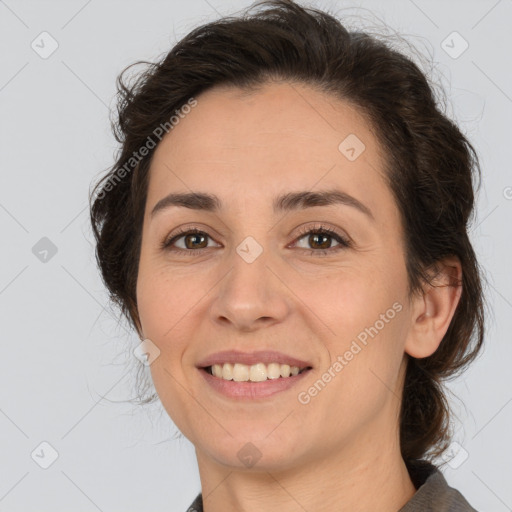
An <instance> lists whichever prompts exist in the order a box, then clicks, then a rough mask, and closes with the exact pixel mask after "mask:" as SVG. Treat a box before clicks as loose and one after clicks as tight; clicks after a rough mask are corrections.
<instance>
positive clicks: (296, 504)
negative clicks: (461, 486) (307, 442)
mask: <svg viewBox="0 0 512 512" xmlns="http://www.w3.org/2000/svg"><path fill="white" fill-rule="evenodd" d="M387 441H388V442H387ZM384 447H387V448H384ZM196 454H197V459H198V465H199V474H200V478H201V487H202V495H203V507H204V511H205V512H221V511H222V512H231V511H233V512H234V511H239V510H244V512H256V511H257V512H260V511H261V510H268V511H272V510H276V511H277V510H279V512H296V511H297V510H333V511H334V510H336V512H349V511H350V512H367V511H370V510H372V511H373V510H379V512H397V511H398V510H399V509H400V508H402V507H403V506H404V505H405V504H406V503H407V502H408V501H409V500H410V499H411V498H412V496H413V495H414V493H415V492H416V489H415V487H414V485H413V483H412V481H411V479H410V476H409V473H408V471H407V468H406V466H405V463H404V461H403V459H402V457H401V454H400V447H399V443H398V436H397V435H396V436H394V437H392V439H391V440H389V439H384V438H383V437H382V436H377V437H376V436H375V435H373V436H371V435H367V436H365V435H362V434H361V433H358V435H357V440H354V441H353V442H346V443H345V445H344V446H343V447H341V448H340V449H339V450H331V453H330V454H319V455H320V456H317V457H316V458H315V459H313V460H309V461H307V463H304V464H303V465H296V466H294V467H293V468H291V469H287V470H283V471H276V470H274V469H272V470H269V471H265V470H264V468H263V469H260V470H259V471H255V470H254V468H252V469H247V470H239V469H238V468H232V467H230V468H226V467H225V466H221V465H219V464H218V463H216V462H215V461H213V460H212V459H211V458H209V457H208V456H207V455H205V454H204V453H202V452H200V451H199V450H197V449H196Z"/></svg>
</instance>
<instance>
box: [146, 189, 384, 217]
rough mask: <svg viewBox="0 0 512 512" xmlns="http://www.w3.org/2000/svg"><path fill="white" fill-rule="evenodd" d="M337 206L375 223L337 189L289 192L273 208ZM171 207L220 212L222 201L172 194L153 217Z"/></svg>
mask: <svg viewBox="0 0 512 512" xmlns="http://www.w3.org/2000/svg"><path fill="white" fill-rule="evenodd" d="M335 204H341V205H345V206H350V207H352V208H355V209H357V210H359V211H360V212H362V213H364V214H365V215H366V216H367V217H369V218H370V219H371V220H372V221H374V222H375V217H374V216H373V213H372V211H371V210H370V208H368V206H366V205H365V204H363V203H362V202H361V201H359V200H358V199H356V198H355V197H353V196H351V195H350V194H347V193H346V192H343V191H341V190H337V189H334V190H325V191H320V192H309V191H301V192H288V193H286V194H283V195H280V196H277V197H276V198H274V201H273V202H272V207H273V210H274V213H279V212H286V211H292V210H303V209H306V208H313V207H315V206H331V205H335ZM171 206H179V207H183V208H189V209H192V210H203V211H207V212H218V211H219V210H221V209H222V201H221V200H220V199H219V198H218V197H217V196H216V195H215V194H207V193H203V192H188V193H179V194H177V193H171V194H169V195H167V196H165V197H164V198H163V199H160V201H158V203H156V205H155V206H154V208H153V210H152V211H151V217H154V216H155V214H156V213H157V212H159V211H162V210H164V209H166V208H170V207H171Z"/></svg>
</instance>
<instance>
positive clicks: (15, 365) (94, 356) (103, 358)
mask: <svg viewBox="0 0 512 512" xmlns="http://www.w3.org/2000/svg"><path fill="white" fill-rule="evenodd" d="M250 4H251V2H248V1H245V0H244V1H241V2H234V1H224V0H208V1H206V0H189V1H187V2H178V1H169V0H168V1H151V2H147V1H146V2H143V1H140V0H139V1H134V0H130V1H126V0H125V1H120V0H119V1H100V0H89V1H86V0H72V1H67V2H64V1H62V2H57V1H41V0H39V1H26V0H5V1H0V45H1V49H2V50H1V66H0V109H1V112H0V148H1V151H0V162H1V164H0V165H1V187H0V232H1V234H2V250H1V252H0V329H1V337H2V348H3V350H2V357H1V358H0V444H1V447H0V449H1V455H0V460H1V462H0V471H1V473H0V510H6V511H7V510H8V511H25V512H27V511H31V510H38V511H53V512H57V511H61V510H73V511H76V512H78V511H95V510H101V511H104V512H114V511H122V510H123V511H125V510H132V511H135V510H139V511H142V510H153V511H159V510H161V511H171V510H176V511H180V510H183V511H184V510H186V508H187V507H188V506H189V505H190V503H191V501H192V499H193V498H194V497H195V495H196V493H197V492H198V491H199V489H200V482H199V476H198V472H197V467H196V462H195V457H194V452H193V448H192V446H191V444H190V443H189V442H188V441H187V440H186V439H184V438H183V439H181V440H173V439H172V436H173V433H174V432H175V427H174V426H173V424H172V422H171V421H170V420H169V418H168V417H167V415H166V413H165V412H163V410H162V408H161V406H160V404H156V405H155V406H152V407H149V408H147V409H145V410H142V409H140V408H138V409H137V408H134V407H132V406H130V405H129V404H126V403H123V402H122V400H126V399H128V398H129V397H131V396H133V382H134V374H133V372H132V373H130V371H129V368H132V370H133V366H130V364H131V363H132V362H133V361H131V360H129V359H127V358H126V357H125V355H124V353H125V347H132V348H134V347H135V346H136V345H137V344H138V341H139V340H138V338H137V336H136V335H135V334H134V333H131V332H129V331H128V330H127V328H126V324H124V323H118V321H117V320H116V312H115V311H114V310H113V309H112V308H111V307H110V306H109V305H108V297H107V295H106V292H105V290H104V289H103V286H102V283H101V281H100V278H99V274H98V271H97V269H96V266H95V260H94V253H93V243H92V235H91V231H90V227H89V223H88V211H87V195H88V191H89V187H90V184H91V182H92V181H93V180H94V179H95V178H97V177H98V176H99V175H100V173H102V171H103V170H105V169H106V168H107V167H109V166H110V165H111V164H112V163H113V156H114V152H115V150H116V148H117V145H116V143H115V140H114V138H113V136H112V134H111V132H110V125H109V120H108V115H109V108H112V107H113V106H114V101H113V99H114V94H115V79H116V77H117V75H118V74H119V72H120V71H121V70H122V69H123V68H124V67H125V66H126V65H128V64H130V63H132V62H134V61H136V60H139V59H146V60H154V59H156V58H157V57H158V56H160V55H161V54H162V53H163V52H165V51H168V50H169V49H170V47H171V46H172V45H173V44H174V43H175V42H176V40H177V39H179V38H181V37H182V36H183V35H185V34H186V33H187V32H188V31H189V30H190V29H192V28H193V27H195V26H197V25H198V24H200V23H203V22H206V21H211V20H213V19H216V18H218V17H219V16H220V15H225V14H232V13H233V12H234V11H235V10H238V9H241V8H243V7H245V6H248V5H250ZM312 4H313V5H314V6H317V7H319V8H330V9H331V10H337V11H338V12H339V14H340V16H344V17H345V19H346V20H347V21H348V23H349V25H351V26H363V27H368V28H370V29H376V30H382V26H381V25H380V23H381V21H379V20H382V22H384V23H386V24H388V25H389V26H390V27H391V28H392V29H393V30H396V31H398V32H399V33H401V34H403V35H405V36H406V38H407V40H408V41H410V42H411V43H412V44H414V45H416V46H417V47H418V48H419V49H420V52H422V53H423V54H425V55H427V58H428V55H429V54H430V55H431V57H432V58H433V59H434V60H435V62H436V71H435V79H436V81H438V82H439V83H442V84H443V85H444V87H445V88H446V90H447V93H448V100H449V101H448V112H449V114H450V115H451V116H452V117H453V118H454V119H456V121H457V122H458V123H459V124H460V126H461V127H462V129H463V131H464V132H465V133H467V135H468V136H469V138H470V140H471V141H472V142H473V143H474V144H475V146H476V148H477V150H478V152H479V154H480V157H481V162H482V167H483V176H484V183H483V188H482V190H481V192H480V194H479V197H478V215H477V220H476V222H475V225H474V227H473V229H472V235H471V236H472V240H473V242H474V246H475V249H476V252H477V254H478V257H479V259H480V261H481V263H482V266H483V267H484V269H485V273H486V276H487V279H488V281H489V284H488V286H486V289H485V291H486V297H487V300H488V303H489V307H490V309H491V311H492V316H489V317H488V328H487V346H486V349H485V352H484V353H483V355H482V357H480V358H479V359H478V360H477V362H476V363H475V364H474V365H473V366H472V368H471V369H470V370H469V371H468V372H467V373H465V374H464V376H463V377H461V378H460V379H458V380H457V381H455V382H453V383H450V385H449V387H450V389H451V390H452V391H453V392H454V393H455V395H456V396H457V397H458V399H455V398H454V399H453V401H452V402H453V406H454V408H455V412H456V414H457V416H458V418H459V419H458V421H457V423H456V425H455V426H456V434H455V440H456V442H457V443H458V444H457V445H454V450H453V454H454V458H453V459H452V461H451V462H450V463H449V464H448V465H447V466H445V468H444V469H443V471H444V473H445V475H446V478H447V479H448V481H449V483H450V484H451V485H452V486H454V487H456V488H458V489H459V490H460V491H461V492H462V493H463V494H464V495H465V497H466V498H467V499H468V501H469V502H470V503H471V504H472V505H473V506H474V507H475V508H476V509H478V510H481V511H487V512H489V511H495V512H505V511H507V510H512V486H511V485H510V484H511V482H512V470H511V463H510V461H511V460H512V440H511V436H510V432H511V424H512V421H511V420H512V403H511V402H512V386H511V383H512V378H511V371H510V361H511V360H512V344H511V343H510V330H511V328H512V320H511V319H512V276H511V273H510V271H509V266H508V263H509V261H510V256H511V241H510V223H511V221H512V188H511V187H512V173H511V171H510V157H509V150H510V147H511V142H512V141H511V137H510V133H511V130H510V125H509V123H508V122H507V123H506V121H505V120H506V119H507V120H510V114H511V112H512V99H511V97H512V81H511V58H510V51H511V49H512V44H511V43H512V35H511V30H510V26H511V21H512V1H510V0H501V1H496V0H492V1H491V0H489V1H487V0H481V1H450V2H447V1H426V0H414V1H413V0H401V1H398V0H394V1H387V2H376V1H362V2H352V1H351V2H348V1H347V2H345V1H339V2H335V1H333V0H331V1H327V0H326V1H317V2H312ZM358 16H363V18H364V21H358ZM44 31H46V32H48V33H49V34H50V35H51V39H50V38H49V36H40V34H41V33H42V32H44ZM454 31H457V32H458V33H459V34H460V36H462V38H463V39H461V38H460V37H459V36H457V35H455V36H453V35H451V34H452V33H453V32H454ZM43 38H44V39H43ZM447 38H448V39H447ZM52 40H55V41H56V42H57V44H58V48H57V50H56V51H55V52H54V53H53V54H52V55H50V56H46V57H47V58H42V57H41V56H40V53H41V52H44V51H46V52H48V51H50V50H51V44H55V43H52ZM464 40H465V41H467V43H468V44H469V47H468V48H467V50H466V51H464V52H463V53H461V55H456V54H458V53H460V52H461V50H462V49H463V48H464V44H465V43H464ZM443 41H445V43H443ZM33 42H34V43H33ZM31 44H34V46H35V47H36V48H37V49H38V51H39V52H40V53H37V52H36V51H35V49H33V48H32V47H31ZM443 47H444V49H443ZM445 50H446V51H445ZM449 53H451V55H450V54H449ZM454 56H456V57H457V58H454ZM425 69H428V60H427V68H425ZM43 237H47V238H48V239H49V240H50V241H51V244H49V242H48V240H43V241H40V240H41V239H42V238H43ZM52 244H53V245H52ZM53 246H54V248H53ZM34 247H35V249H33V248H34ZM52 249H53V252H54V251H55V249H56V250H57V252H56V253H55V254H53V252H52ZM45 250H46V251H48V252H46V253H45V252H44V251H45ZM463 404H465V405H463ZM42 442H47V443H49V444H50V445H51V447H53V449H54V450H55V451H56V452H57V453H58V458H57V459H56V460H55V461H54V462H53V464H51V465H50V466H49V467H48V468H47V469H43V468H42V467H40V465H41V464H45V461H46V463H49V462H51V454H52V451H51V450H52V449H51V448H49V447H48V446H46V445H43V446H41V443H42ZM459 446H461V448H459Z"/></svg>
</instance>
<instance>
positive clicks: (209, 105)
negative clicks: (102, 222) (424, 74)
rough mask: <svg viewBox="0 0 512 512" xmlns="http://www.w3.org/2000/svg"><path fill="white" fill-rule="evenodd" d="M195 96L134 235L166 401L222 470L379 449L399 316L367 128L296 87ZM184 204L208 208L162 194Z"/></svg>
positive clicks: (403, 294)
mask: <svg viewBox="0 0 512 512" xmlns="http://www.w3.org/2000/svg"><path fill="white" fill-rule="evenodd" d="M196 100H197V106H195V107H194V108H193V109H191V111H190V113H188V114H187V115H186V117H184V118H183V119H181V120H180V122H179V124H177V125H176V126H175V127H174V129H173V130H172V131H171V132H169V134H167V135H166V136H165V137H164V138H163V139H162V141H161V143H160V144H159V146H158V147H157V149H156V151H155V154H154V156H153V160H152V164H151V169H150V179H149V188H148V196H147V203H146V211H145V217H144V223H143V237H142V246H141V255H140V266H139V273H138V282H137V303H138V311H139V317H140V323H141V329H142V334H143V336H144V338H146V339H149V340H151V342H152V343H153V344H154V345H155V346H156V347H158V350H159V351H160V352H159V355H158V357H156V358H155V359H154V361H153V362H152V363H151V366H150V369H151V374H152V378H153V381H154V385H155V388H156V391H157V392H158V395H159V397H160V399H161V401H162V404H163V406H164V407H165V409H166V410H167V412H168V414H169V416H170V417H171V418H172V420H173V421H174V423H175V424H176V425H177V427H178V428H179V429H180V430H181V432H182V433H183V434H184V435H185V436H186V437H187V438H188V439H189V440H190V441H191V442H192V443H193V444H194V445H195V447H196V452H197V453H198V457H199V456H200V457H201V458H202V460H207V461H209V462H211V463H218V464H221V465H224V466H231V467H233V466H236V467H243V466H244V464H245V466H247V467H249V466H248V464H247V460H249V459H251V457H252V460H253V461H257V467H258V468H268V469H277V468H285V467H292V466H296V465H299V464H311V463H313V462H314V461H315V460H318V461H320V460H322V459H324V460H325V458H326V457H328V456H329V455H330V454H338V455H339V454H347V456H348V454H349V453H350V452H351V451H352V450H354V451H355V450H358V452H357V453H363V452H364V451H365V450H366V451H370V450H373V451H378V450H379V443H382V440H383V439H388V438H389V435H390V432H395V431H396V430H397V428H398V425H397V422H398V420H397V418H398V411H399V397H400V396H401V385H402V380H401V379H402V378H403V370H404V368H405V366H404V362H405V359H404V345H405V342H406V338H407V333H408V325H409V324H410V314H409V309H408V302H407V297H408V295H407V292H408V287H407V276H406V267H405V260H404V244H403V233H402V227H401V223H400V218H399V212H398V209H397V206H396V204H395V201H394V199H393V197H392V194H391V191H390V190H389V188H388V187H387V185H386V184H385V181H384V174H383V158H382V153H381V150H380V148H379V145H378V142H377V140H376V138H375V136H374V134H373V132H372V130H371V128H370V126H369V125H368V124H367V123H366V121H365V120H364V118H363V117H362V116H361V114H360V112H359V111H358V109H357V107H355V106H353V105H350V104H349V103H346V102H343V101H340V100H338V99H336V98H333V97H331V96H327V95H324V94H322V93H320V92H318V91H315V90H314V89H312V88H310V87H308V86H305V85H303V86H298V85H295V84H294V85H293V86H292V85H291V84H287V83H281V84H271V85H265V86H264V87H262V88H261V89H259V90H258V91H257V92H253V93H251V94H248V93H243V92H242V91H240V90H238V89H234V88H216V89H212V90H209V91H207V92H205V93H203V94H202V95H200V96H198V97H197V98H196ZM190 193H196V194H208V195H209V196H215V198H216V201H212V200H211V197H210V200H207V199H208V198H203V200H199V199H200V198H199V196H198V195H196V196H193V197H192V199H195V200H191V198H190V197H189V198H188V201H183V200H181V201H177V200H176V199H177V196H172V195H176V194H190ZM328 193H330V195H328ZM322 194H324V195H323V196H322ZM279 198H280V199H279ZM322 198H323V199H322ZM326 198H327V199H326ZM182 199H183V198H182ZM155 207H156V208H155ZM214 207H216V208H214ZM191 230H195V232H192V233H190V231H191ZM220 352H227V353H225V354H220V355H219V353H220ZM287 362H288V363H290V366H297V367H298V368H299V370H302V368H306V369H305V370H304V371H301V373H299V374H298V375H291V376H287V375H289V372H288V371H287V370H288V368H287V366H286V363H287ZM212 363H215V364H216V365H218V366H215V368H214V370H215V371H216V372H219V373H218V374H217V375H224V376H225V377H226V379H229V378H230V377H232V376H233V375H234V376H235V377H234V378H235V380H225V379H224V378H223V377H219V376H212V375H210V374H209V373H208V370H205V369H204V367H205V366H210V365H211V364H212ZM222 363H229V364H226V365H223V364H222ZM242 363H246V364H242ZM257 363H266V364H264V365H261V364H257ZM230 365H233V367H232V366H230ZM230 370H233V372H234V374H232V373H231V371H230ZM292 370H293V369H292ZM222 372H224V373H222ZM281 372H283V374H284V375H285V376H284V377H282V376H280V375H281ZM293 372H296V370H293ZM248 376H249V378H250V379H251V380H250V381H248V382H244V380H246V379H247V378H248ZM238 379H241V380H238ZM259 379H265V380H261V381H259ZM253 380H254V382H252V381H253Z"/></svg>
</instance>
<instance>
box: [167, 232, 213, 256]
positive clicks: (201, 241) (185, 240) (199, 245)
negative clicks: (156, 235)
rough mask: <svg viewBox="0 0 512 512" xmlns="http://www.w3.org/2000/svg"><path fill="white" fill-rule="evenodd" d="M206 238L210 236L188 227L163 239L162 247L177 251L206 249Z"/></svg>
mask: <svg viewBox="0 0 512 512" xmlns="http://www.w3.org/2000/svg"><path fill="white" fill-rule="evenodd" d="M208 238H210V236H209V235H208V234H207V233H205V232H204V231H200V230H198V229H189V230H186V231H183V232H181V233H178V234H177V235H175V236H173V237H172V238H170V239H168V240H166V241H164V242H163V244H162V248H164V249H167V250H170V251H173V250H175V251H178V252H179V251H189V252H191V251H194V250H197V249H206V248H207V247H208Z"/></svg>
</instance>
